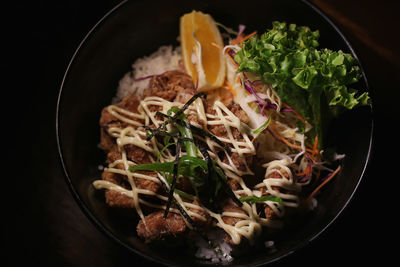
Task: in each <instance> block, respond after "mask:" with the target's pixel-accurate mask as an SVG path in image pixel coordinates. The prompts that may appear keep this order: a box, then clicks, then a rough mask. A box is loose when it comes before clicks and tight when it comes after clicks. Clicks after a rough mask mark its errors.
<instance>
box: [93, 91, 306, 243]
mask: <svg viewBox="0 0 400 267" xmlns="http://www.w3.org/2000/svg"><path fill="white" fill-rule="evenodd" d="M277 104H280V103H277ZM246 105H247V103H246ZM173 106H177V107H179V108H181V107H182V106H183V104H182V103H178V102H169V101H167V100H165V99H163V98H160V97H155V96H151V97H147V98H145V99H144V100H142V101H141V102H140V104H139V107H138V113H133V112H129V111H127V110H124V109H122V108H120V107H118V106H115V105H110V106H109V107H108V108H107V110H108V111H109V112H110V114H111V115H113V116H114V117H116V118H117V119H118V120H120V121H122V122H125V123H127V124H129V126H128V127H125V128H123V129H120V128H117V127H110V128H109V129H108V133H109V134H110V135H111V136H112V137H114V138H116V143H117V145H118V148H119V150H120V152H121V156H122V159H120V160H116V161H114V162H112V163H110V164H109V165H108V167H107V168H104V172H113V173H118V174H121V175H124V176H126V178H127V181H128V182H129V184H130V186H131V189H130V190H128V189H125V188H123V187H121V186H119V185H116V184H114V183H111V182H108V181H104V180H97V181H94V182H93V185H94V187H95V188H96V189H106V190H113V191H116V192H118V193H121V194H123V195H125V196H127V197H129V198H131V199H132V207H134V208H135V209H136V211H137V213H138V214H139V216H140V217H141V219H142V220H143V222H144V223H145V220H144V214H143V212H142V209H141V205H145V206H148V207H152V208H156V209H165V208H166V207H165V204H154V203H151V202H149V201H147V200H144V199H143V198H141V197H140V196H141V195H146V196H154V197H156V198H158V199H159V200H161V201H163V202H165V203H166V202H167V199H168V198H167V197H166V196H165V195H161V194H158V193H155V192H152V191H150V190H145V189H140V188H137V186H136V184H135V179H134V178H140V179H148V180H151V181H154V182H156V183H160V181H159V179H157V178H156V177H153V176H150V175H146V174H142V173H137V172H131V171H129V166H131V165H134V164H136V163H135V162H132V161H129V160H128V159H127V155H126V151H125V149H124V146H125V145H127V144H132V145H135V146H138V147H140V148H142V149H144V150H146V151H147V152H149V154H150V156H149V157H150V160H151V161H152V162H155V159H156V158H157V157H158V158H159V160H160V161H161V162H171V161H173V160H174V156H172V155H171V154H170V153H169V152H168V151H167V150H165V151H164V152H163V153H162V154H161V155H160V149H161V148H162V145H161V144H157V143H156V141H155V138H152V139H151V140H150V141H146V132H145V130H144V129H143V127H142V126H143V125H147V126H149V125H151V124H154V125H155V126H156V127H159V126H160V125H161V124H162V123H163V121H162V120H159V119H158V118H156V116H155V114H156V111H155V110H160V111H161V112H163V113H166V112H167V111H168V110H169V109H170V108H171V107H173ZM247 107H248V105H247ZM213 108H214V110H215V115H214V114H208V113H206V112H205V111H204V107H203V103H202V101H201V100H200V99H198V100H196V101H195V102H194V103H192V104H191V105H190V106H189V108H188V109H187V110H186V111H185V114H186V115H189V114H193V115H196V116H197V117H198V118H199V120H200V121H202V122H203V123H204V125H209V126H215V125H223V126H224V127H225V129H226V132H227V138H222V137H218V138H219V139H220V140H221V141H223V142H225V143H227V144H228V145H229V146H231V148H232V149H231V150H232V152H234V153H237V154H238V155H239V156H240V157H241V158H244V157H246V156H248V155H255V154H256V148H255V146H254V144H253V143H254V136H253V135H252V131H253V129H251V128H250V127H249V126H248V125H246V124H244V123H242V122H241V121H240V119H239V118H238V117H236V116H235V115H234V114H233V113H232V112H231V111H230V110H229V109H228V108H227V107H226V106H225V105H224V104H223V103H222V102H220V101H218V100H216V101H215V103H214V106H213ZM152 110H153V111H152ZM245 111H246V110H245ZM134 119H137V120H134ZM196 126H197V127H199V126H201V125H198V124H197V125H196ZM281 126H282V127H284V124H282V125H281ZM168 127H171V126H167V129H170V128H168ZM232 128H236V129H238V130H239V132H240V133H241V136H242V137H243V140H236V139H235V138H234V136H233V133H232ZM285 130H286V132H285V131H283V133H282V132H281V134H282V135H284V136H285V137H290V138H294V139H295V140H296V141H298V142H301V143H302V144H303V146H304V136H303V139H302V138H301V137H299V136H296V135H293V133H292V132H290V130H288V129H285ZM203 138H205V141H206V143H207V145H208V147H209V154H210V156H211V158H212V159H214V160H216V162H217V164H218V166H219V167H221V168H222V169H223V171H224V172H225V175H226V176H227V177H228V178H230V179H235V180H236V181H237V182H238V183H239V185H240V187H241V188H240V189H239V190H236V191H234V193H235V195H236V196H237V197H238V198H239V197H240V196H243V195H249V196H261V191H262V189H263V188H265V189H264V190H266V191H267V193H268V194H270V195H273V196H278V197H280V198H281V199H282V200H283V205H282V206H280V205H279V204H278V203H277V202H273V201H265V204H266V205H268V206H270V207H271V208H272V209H273V211H274V212H275V213H276V214H277V215H278V217H282V216H283V214H284V206H288V207H297V206H298V204H299V199H298V197H297V196H296V194H295V193H297V192H299V191H300V190H301V186H300V185H299V184H298V183H296V182H295V181H294V179H293V176H292V172H291V169H290V168H289V167H290V165H291V164H292V163H293V161H292V160H291V157H289V156H285V157H283V158H282V159H278V160H273V161H271V162H269V163H267V164H264V165H263V167H265V168H267V169H266V173H265V179H264V180H263V181H262V182H261V183H259V184H257V185H256V186H255V187H254V188H253V189H250V188H248V187H247V185H246V183H245V181H244V180H243V178H242V176H243V175H254V173H253V172H252V171H251V170H250V168H249V166H248V165H247V162H246V163H245V167H246V168H245V170H239V169H238V168H237V167H236V166H235V165H234V164H233V161H232V158H231V156H230V155H229V154H228V153H227V152H226V151H225V154H226V156H227V159H228V162H229V164H226V163H224V162H222V161H221V160H220V159H219V158H218V156H217V152H218V151H220V150H221V147H220V146H219V145H218V144H217V143H216V142H214V141H212V140H211V139H210V138H208V137H203ZM199 156H201V155H199ZM120 164H122V165H123V166H124V169H120V168H117V165H120ZM276 171H277V172H278V173H280V174H281V176H282V178H270V174H271V173H272V172H276ZM158 177H159V178H160V179H161V180H162V181H163V182H164V184H165V185H166V186H167V187H168V184H167V183H166V182H165V179H164V177H162V176H161V175H160V174H159V175H158ZM272 187H279V188H282V189H285V190H287V192H291V193H283V192H279V191H277V190H274V189H273V188H272ZM174 196H175V198H176V200H177V201H178V202H179V204H180V205H181V206H182V207H183V208H184V209H185V211H186V212H187V213H188V214H189V216H192V217H196V218H198V219H200V220H203V221H206V220H207V218H206V217H205V216H203V215H202V213H200V212H199V213H198V212H195V210H197V211H202V212H204V213H206V214H208V215H209V216H211V217H212V218H214V219H215V220H216V221H217V223H216V225H217V226H218V227H220V228H222V229H223V230H224V231H225V232H226V233H228V234H229V235H230V237H231V239H232V242H233V243H234V244H239V243H240V242H241V238H242V237H245V238H246V239H248V240H249V241H250V242H253V241H254V238H255V237H256V236H257V235H258V234H259V233H260V232H261V228H262V226H268V227H280V226H281V225H282V222H281V221H279V220H271V219H267V218H262V217H260V216H259V215H258V213H257V209H256V204H248V203H243V206H242V209H243V211H244V212H245V213H244V214H243V213H238V212H223V213H222V214H217V213H214V212H212V211H211V210H209V209H207V208H205V207H204V206H202V205H201V204H194V203H190V202H186V201H183V200H182V198H181V197H180V196H179V195H178V194H177V193H174ZM171 212H174V213H179V211H178V210H176V209H174V208H171ZM222 216H224V217H235V218H239V219H240V220H239V221H238V222H237V223H236V224H235V225H229V224H226V223H225V222H224V220H223V218H222ZM184 220H185V221H186V219H185V218H184ZM186 224H187V226H188V227H189V228H191V225H190V224H189V223H188V222H186Z"/></svg>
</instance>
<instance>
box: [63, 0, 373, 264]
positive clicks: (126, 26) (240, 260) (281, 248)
mask: <svg viewBox="0 0 400 267" xmlns="http://www.w3.org/2000/svg"><path fill="white" fill-rule="evenodd" d="M173 2H174V3H171V1H157V0H155V1H133V2H126V3H124V4H122V5H120V6H119V7H118V8H116V9H114V10H113V11H112V12H110V13H109V14H108V15H107V16H106V17H105V18H103V20H102V21H100V22H99V23H98V24H97V25H96V27H94V29H93V30H92V32H91V33H90V34H88V36H87V37H86V38H85V40H84V41H83V43H82V45H81V46H80V47H79V49H78V51H77V53H76V55H75V56H74V58H73V60H72V61H71V64H70V66H69V68H68V70H67V73H66V76H65V79H64V82H63V86H62V88H61V91H60V98H59V103H58V117H57V135H58V140H59V150H60V156H61V159H62V162H63V166H64V168H65V172H66V177H67V182H68V183H69V184H70V187H71V189H72V192H73V194H74V195H75V197H76V198H77V200H78V202H79V203H80V205H81V207H82V208H83V210H84V211H85V213H86V214H87V215H88V216H89V218H90V219H92V221H93V222H94V223H95V225H96V226H98V227H100V228H101V229H102V230H103V231H105V232H106V233H107V234H108V235H110V236H111V237H112V238H113V239H115V240H116V241H117V242H119V243H121V244H122V245H123V246H125V247H127V248H128V249H130V250H132V251H135V252H136V253H139V254H141V255H143V256H145V257H147V258H149V259H153V260H155V261H157V262H162V263H164V264H169V265H173V264H176V265H187V264H189V263H190V264H192V265H197V264H204V262H202V261H196V260H195V259H194V257H193V255H190V254H184V253H182V254H181V256H180V257H179V258H176V257H174V256H173V255H174V254H171V253H169V251H168V250H165V249H155V248H154V247H152V246H151V245H146V244H144V243H143V242H142V241H141V240H139V239H138V238H137V236H136V223H137V221H135V220H133V221H131V220H127V219H126V218H124V217H121V216H120V215H119V214H117V213H115V212H114V211H113V210H110V209H109V208H108V207H107V205H106V204H105V202H104V197H103V192H98V191H96V190H95V189H94V188H93V187H92V182H93V181H94V180H96V179H99V178H100V175H101V172H100V171H99V169H98V166H99V165H101V164H103V163H104V160H105V155H104V153H103V152H102V151H101V150H100V149H98V143H99V140H100V136H99V133H100V131H99V124H98V122H99V118H100V113H101V110H102V108H103V107H105V106H106V105H108V104H110V102H111V99H112V98H113V96H114V95H115V94H116V88H117V86H118V81H119V80H120V79H121V78H122V76H123V75H124V74H125V73H126V72H128V71H130V69H131V64H132V63H133V62H134V60H135V59H137V58H139V57H142V56H145V55H149V54H150V53H152V52H154V51H155V50H156V49H157V48H158V47H159V46H161V45H174V46H176V45H178V42H177V37H178V35H179V18H180V16H181V15H182V14H184V13H186V12H190V11H191V10H193V9H196V10H201V11H203V12H207V13H210V14H211V15H212V16H213V17H214V18H215V19H216V20H217V21H218V22H220V23H222V24H224V25H226V26H228V27H232V28H236V27H237V26H238V25H239V24H244V25H246V26H247V31H249V32H250V31H253V30H257V31H258V32H259V33H262V32H264V31H265V30H266V29H268V28H270V27H271V22H272V21H274V20H280V21H286V22H288V23H296V24H298V25H307V26H309V27H310V28H311V29H313V30H315V29H319V30H320V34H321V37H320V46H321V47H328V48H330V49H335V50H338V49H341V50H343V51H344V52H352V49H351V47H349V45H348V43H347V41H346V40H345V39H344V38H343V36H342V35H341V34H340V33H338V31H337V30H336V29H335V27H334V26H332V24H330V23H329V21H327V20H326V18H325V17H324V16H323V15H321V14H320V13H318V12H317V11H316V10H314V9H313V8H312V7H310V6H309V5H308V4H307V3H304V2H300V1H282V0H276V1H253V2H254V3H252V4H243V3H242V4H241V3H240V2H239V1H196V2H191V1H173ZM227 3H228V4H227ZM155 7H156V8H155ZM357 86H358V87H359V88H361V89H367V87H368V85H367V83H366V79H365V77H364V79H362V80H361V81H360V82H359V83H358V85H357ZM334 123H335V124H337V127H332V129H333V130H332V131H331V132H330V139H329V140H330V143H331V145H334V146H336V148H337V150H338V151H339V153H343V154H346V158H345V159H344V168H343V171H342V173H341V175H339V176H338V177H336V180H335V182H333V183H330V184H328V185H327V186H326V188H325V189H324V193H323V194H322V195H321V197H320V199H319V202H318V207H317V209H316V210H315V211H314V212H311V213H308V214H307V215H306V218H304V220H301V223H299V224H297V225H296V227H289V228H288V229H287V230H286V231H284V233H283V234H282V235H281V236H280V237H279V238H278V239H277V240H276V242H275V244H276V247H277V250H276V251H275V252H273V253H265V249H264V250H263V249H262V248H261V249H260V250H259V251H258V250H257V249H255V250H254V252H252V254H251V255H250V256H246V255H244V256H241V257H237V258H235V260H234V261H233V262H232V263H231V264H232V265H235V266H244V265H249V264H253V265H257V264H264V263H267V262H270V261H273V260H276V259H278V258H280V257H282V256H284V255H287V254H288V253H290V252H292V251H294V250H296V249H298V248H299V247H301V246H304V245H305V244H307V243H308V242H309V241H310V240H312V239H313V238H315V237H316V236H317V235H318V234H319V233H320V232H321V231H323V229H325V228H326V227H327V226H328V225H329V224H330V223H331V222H332V221H333V220H334V218H336V216H337V215H338V214H339V213H340V212H341V210H342V209H343V208H344V207H345V206H346V204H347V202H348V201H349V199H350V198H351V196H352V194H353V193H354V191H355V189H356V188H357V185H358V183H359V181H360V179H361V176H362V174H363V171H364V168H365V165H366V162H367V160H368V156H369V150H370V145H371V132H372V116H371V110H370V109H369V108H361V109H358V110H355V111H354V112H348V113H346V114H345V115H344V116H342V117H341V118H339V119H338V120H337V121H336V122H334Z"/></svg>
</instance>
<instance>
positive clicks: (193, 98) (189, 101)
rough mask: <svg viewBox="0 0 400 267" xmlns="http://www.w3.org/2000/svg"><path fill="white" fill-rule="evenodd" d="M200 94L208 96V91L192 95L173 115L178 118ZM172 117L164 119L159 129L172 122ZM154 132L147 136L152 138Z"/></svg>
mask: <svg viewBox="0 0 400 267" xmlns="http://www.w3.org/2000/svg"><path fill="white" fill-rule="evenodd" d="M200 96H206V93H204V92H200V93H197V94H195V95H194V96H192V97H191V98H190V99H189V100H188V101H187V102H186V103H185V105H183V107H182V108H181V109H180V110H179V111H178V112H176V113H175V115H174V116H173V117H172V118H174V119H176V118H178V117H179V116H180V115H181V114H182V113H183V112H184V111H185V110H186V109H187V108H188V107H189V106H190V104H192V103H193V102H194V101H195V100H196V99H197V98H199V97H200ZM172 118H168V120H166V121H164V123H163V124H161V125H160V127H158V128H157V129H158V130H164V128H165V126H166V125H167V124H168V123H171V122H172ZM153 136H154V134H150V135H149V136H147V140H150V139H151V138H153Z"/></svg>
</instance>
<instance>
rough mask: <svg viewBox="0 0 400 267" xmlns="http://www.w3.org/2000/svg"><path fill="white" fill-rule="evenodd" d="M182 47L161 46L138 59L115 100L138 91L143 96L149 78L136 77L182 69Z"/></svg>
mask: <svg viewBox="0 0 400 267" xmlns="http://www.w3.org/2000/svg"><path fill="white" fill-rule="evenodd" d="M181 59H182V56H181V48H180V47H179V46H178V47H176V48H173V47H172V45H169V46H161V47H160V48H159V49H158V50H157V51H156V52H154V53H153V54H151V55H150V56H145V57H143V58H139V59H137V60H136V61H135V62H134V63H133V64H132V71H130V72H128V73H126V74H125V76H124V77H122V79H121V80H120V82H119V86H118V88H117V95H116V97H115V98H114V99H113V102H114V103H116V102H119V101H121V100H122V98H124V97H126V96H128V95H130V94H132V93H136V94H137V95H138V96H139V97H141V96H142V93H143V90H144V89H145V88H146V87H147V86H148V84H149V79H144V80H140V81H135V79H139V78H143V77H147V76H149V75H158V74H161V73H163V72H165V71H168V70H176V69H180V68H181V67H180V60H181Z"/></svg>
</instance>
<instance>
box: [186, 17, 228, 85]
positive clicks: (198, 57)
mask: <svg viewBox="0 0 400 267" xmlns="http://www.w3.org/2000/svg"><path fill="white" fill-rule="evenodd" d="M180 39H181V48H182V58H183V65H184V67H185V70H186V72H187V73H188V74H189V75H190V76H192V78H193V82H194V84H195V85H197V90H198V91H208V90H212V89H215V88H218V87H221V86H222V85H223V83H224V81H225V73H226V62H225V58H224V55H223V53H222V49H223V46H224V45H223V42H222V37H221V34H220V32H219V30H218V28H217V25H216V24H215V21H214V20H213V18H212V17H211V16H210V15H208V14H204V13H202V12H199V11H192V12H191V13H187V14H185V15H183V16H182V17H181V19H180Z"/></svg>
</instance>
